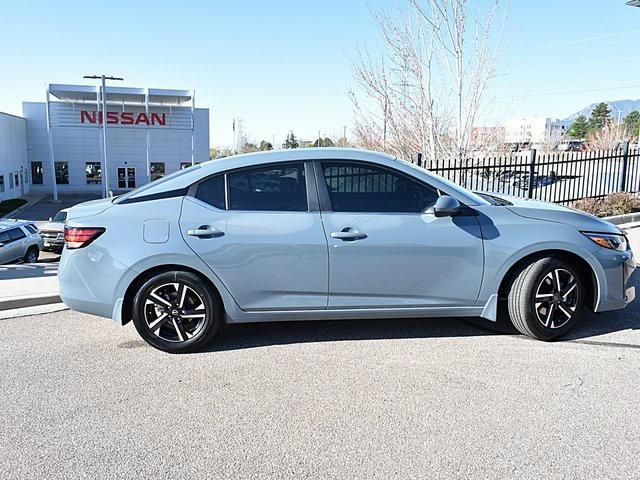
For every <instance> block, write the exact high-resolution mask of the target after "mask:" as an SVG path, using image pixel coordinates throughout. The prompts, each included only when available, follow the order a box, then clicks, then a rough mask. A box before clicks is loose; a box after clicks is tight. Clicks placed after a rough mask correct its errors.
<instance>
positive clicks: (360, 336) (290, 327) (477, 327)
mask: <svg viewBox="0 0 640 480" xmlns="http://www.w3.org/2000/svg"><path fill="white" fill-rule="evenodd" d="M639 283H640V275H635V276H634V277H633V278H632V281H631V282H630V284H631V285H635V286H636V289H640V285H638V284H639ZM639 301H640V300H634V302H632V303H631V304H630V305H629V306H628V307H627V308H625V309H623V310H615V311H612V312H602V313H592V312H586V314H585V316H584V318H583V320H582V321H581V322H580V323H579V324H578V325H576V327H575V328H574V329H573V330H572V331H570V332H569V333H568V334H566V335H564V336H563V337H561V338H560V339H559V340H557V341H556V342H555V343H562V342H572V341H582V340H585V339H589V338H592V337H599V336H601V335H606V334H611V333H615V332H620V331H623V330H640V303H639ZM496 328H497V329H498V330H496ZM496 335H511V336H522V337H523V338H526V337H524V336H523V335H520V334H519V333H518V332H517V331H516V330H515V329H514V328H513V327H512V326H511V325H505V324H504V323H501V324H500V323H499V324H495V323H493V322H490V321H488V320H484V319H480V318H465V319H461V318H417V319H416V318H407V319H376V320H325V321H300V322H273V323H252V324H239V325H231V326H229V327H228V328H226V329H223V331H221V332H220V334H219V335H218V336H217V337H216V339H215V340H214V342H213V343H212V344H211V345H209V347H207V348H205V349H204V350H202V351H201V353H206V352H214V351H225V350H239V349H246V348H256V347H264V346H269V345H287V344H294V343H311V342H337V341H345V340H346V341H348V340H394V339H410V338H414V339H416V338H444V337H449V338H450V337H479V336H496ZM631 340H635V341H636V343H635V344H634V346H635V345H637V342H638V341H637V339H631ZM629 345H630V346H631V344H629ZM639 347H640V345H639Z"/></svg>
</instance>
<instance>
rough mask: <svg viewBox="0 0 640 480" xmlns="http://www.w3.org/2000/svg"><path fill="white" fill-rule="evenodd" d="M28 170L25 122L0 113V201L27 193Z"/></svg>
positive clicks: (22, 119) (20, 118)
mask: <svg viewBox="0 0 640 480" xmlns="http://www.w3.org/2000/svg"><path fill="white" fill-rule="evenodd" d="M28 169H29V163H28V160H27V125H26V120H25V119H24V118H22V117H17V116H15V115H10V114H8V113H2V112H0V201H2V200H7V199H10V198H18V197H20V196H22V195H24V194H26V193H29V181H28V180H29V177H28V171H29V170H28Z"/></svg>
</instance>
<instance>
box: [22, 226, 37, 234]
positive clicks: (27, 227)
mask: <svg viewBox="0 0 640 480" xmlns="http://www.w3.org/2000/svg"><path fill="white" fill-rule="evenodd" d="M24 228H26V229H27V230H28V231H29V233H38V229H37V228H36V227H35V226H34V225H25V226H24Z"/></svg>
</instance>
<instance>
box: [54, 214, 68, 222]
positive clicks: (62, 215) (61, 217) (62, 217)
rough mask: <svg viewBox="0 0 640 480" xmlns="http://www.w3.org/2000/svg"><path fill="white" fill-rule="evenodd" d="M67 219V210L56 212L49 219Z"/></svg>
mask: <svg viewBox="0 0 640 480" xmlns="http://www.w3.org/2000/svg"><path fill="white" fill-rule="evenodd" d="M66 219H67V212H58V213H56V216H55V217H53V218H52V219H51V221H53V222H60V223H62V222H64V221H65V220H66Z"/></svg>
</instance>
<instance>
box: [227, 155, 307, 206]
mask: <svg viewBox="0 0 640 480" xmlns="http://www.w3.org/2000/svg"><path fill="white" fill-rule="evenodd" d="M228 184H229V203H230V205H229V208H230V209H231V210H262V211H275V212H305V211H307V210H308V205H307V187H306V182H305V176H304V164H303V163H291V164H286V165H278V166H270V167H259V168H252V169H247V170H241V171H237V172H233V173H229V174H228Z"/></svg>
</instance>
